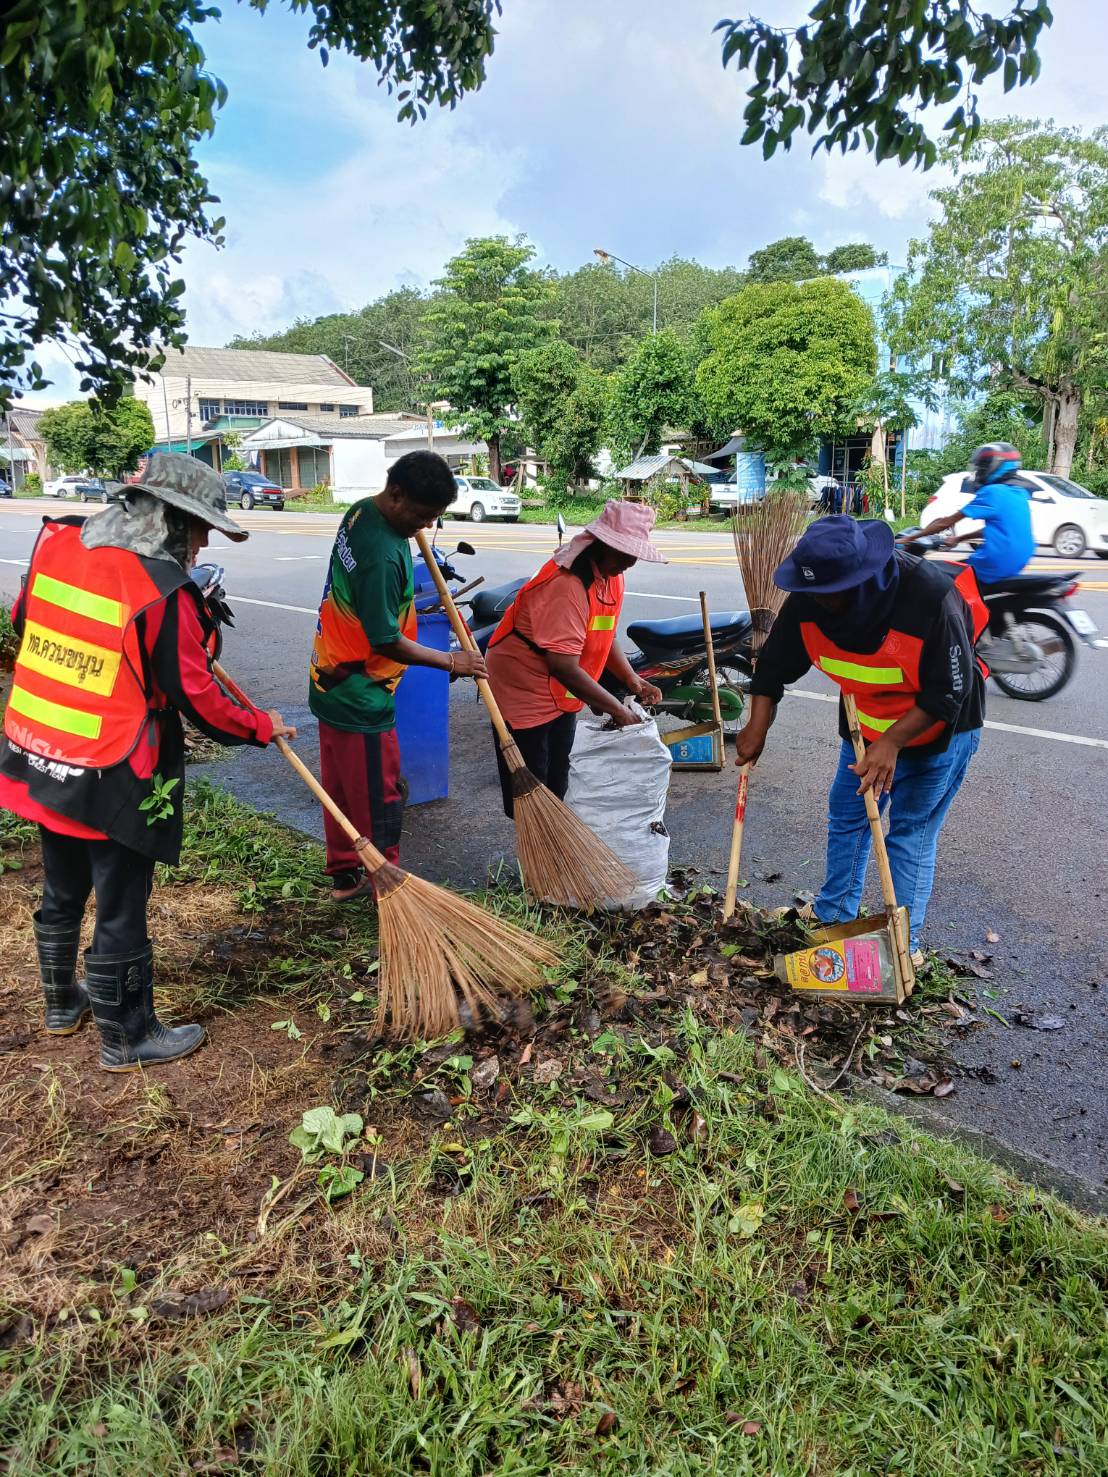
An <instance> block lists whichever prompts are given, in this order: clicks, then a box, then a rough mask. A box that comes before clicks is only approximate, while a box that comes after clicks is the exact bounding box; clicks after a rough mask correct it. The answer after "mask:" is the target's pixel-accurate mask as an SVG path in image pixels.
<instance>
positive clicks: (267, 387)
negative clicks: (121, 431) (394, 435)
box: [134, 344, 373, 466]
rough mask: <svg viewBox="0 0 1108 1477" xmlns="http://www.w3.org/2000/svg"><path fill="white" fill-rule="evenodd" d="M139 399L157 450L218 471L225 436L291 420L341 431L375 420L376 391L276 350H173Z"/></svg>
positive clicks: (316, 359) (329, 367) (138, 386)
mask: <svg viewBox="0 0 1108 1477" xmlns="http://www.w3.org/2000/svg"><path fill="white" fill-rule="evenodd" d="M134 394H135V398H136V399H137V400H142V401H144V402H145V404H146V405H147V406H148V407H149V409H150V414H151V417H152V418H153V421H154V432H155V435H156V436H157V445H158V446H160V447H163V448H165V449H168V450H173V451H192V452H194V453H196V454H198V455H200V456H202V458H203V460H205V461H210V462H212V463H213V464H214V465H216V466H218V465H219V458H218V442H219V441H220V439H221V437H220V433H221V432H223V431H227V430H233V431H244V430H250V429H253V428H255V427H257V426H260V425H263V424H264V423H265V422H267V421H269V420H271V419H273V418H274V417H276V416H279V415H282V414H284V413H286V412H287V413H289V414H303V415H310V416H313V417H322V418H325V419H326V420H327V422H328V423H329V424H335V425H337V424H338V423H339V422H340V421H342V420H349V419H352V418H354V417H355V416H361V415H368V414H372V412H373V390H372V389H371V388H370V387H369V386H368V385H356V384H355V383H354V381H353V380H352V379H351V378H350V376H349V375H348V374H346V373H345V372H344V371H343V370H341V369H340V368H339V367H338V365H337V364H335V363H334V361H333V360H331V359H328V358H327V356H326V355H325V354H285V353H277V352H275V351H273V350H270V349H205V348H198V347H194V346H192V345H191V344H190V345H188V346H187V347H186V348H184V349H170V350H168V352H167V354H166V361H165V364H164V365H163V367H162V369H161V371H160V372H159V373H157V374H155V375H152V376H150V377H149V378H146V379H143V378H136V379H135V381H134ZM205 448H207V450H205Z"/></svg>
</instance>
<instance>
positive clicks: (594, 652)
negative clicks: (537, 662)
mask: <svg viewBox="0 0 1108 1477" xmlns="http://www.w3.org/2000/svg"><path fill="white" fill-rule="evenodd" d="M560 574H569V571H568V570H565V569H563V568H562V566H561V565H560V564H555V562H554V560H553V559H548V560H547V561H546V563H545V564H544V565H543V567H542V568H541V569H540V570H539V572H538V574H536V575H533V576H532V577H531V578H530V579H529V580H528V581H527V583H526V584H525V585H524V586H523V589H522V590H520V592H519V594H518V595H517V596H516V598H515V601H514V603H513V604H511V605H509V607H508V609H507V610H506V611H505V612H504V616H503V618H502V620H501V622H500V624H499V625H498V626H497V628H496V630H495V631H494V632H493V633H492V637H491V639H490V641H489V645H490V646H496V645H498V644H499V643H500V642H501V641H503V640H505V639H506V637H508V636H512V635H515V636H518V637H519V639H520V640H521V641H523V642H526V644H527V645H528V646H530V647H533V648H534V649H535V650H536V651H538V652H540V653H541V652H542V647H541V646H539V645H538V644H537V643H536V642H534V641H531V640H529V639H528V638H527V637H526V636H525V635H524V634H523V632H522V631H517V630H516V611H517V610H518V609H519V606H520V602H521V601H522V599H523V597H524V596H525V595H526V594H527V591H528V590H537V589H538V588H539V586H540V585H545V584H549V582H550V581H551V580H552V579H554V578H555V577H556V576H557V575H560ZM570 578H571V579H576V578H577V576H576V575H573V574H571V575H570ZM602 584H603V585H604V586H605V588H606V589H607V590H610V591H611V593H612V594H613V595H614V597H615V598H614V599H613V600H602V599H601V598H600V586H601V585H602ZM622 607H623V576H622V575H621V574H616V575H612V576H611V577H610V578H608V579H607V580H599V579H594V580H593V582H592V584H591V585H590V586H589V624H588V628H587V629H586V631H585V644H584V646H582V648H581V655H580V658H579V659H578V660H579V664H580V666H581V668H582V670H583V671H585V672H587V673H588V674H589V676H590V677H591V678H592V680H593V681H594V682H597V681H599V679H600V674H601V672H603V670H604V668H605V667H606V666H607V665H608V658H609V656H610V655H611V652H612V644H613V642H614V641H615V639H616V625H617V623H618V621H619V612H620V610H621V609H622ZM550 696H551V697H552V698H553V699H554V703H555V705H556V706H557V707H559V708H560V709H561V710H562V712H563V713H578V712H580V710H581V709H582V708H583V707H584V706H585V705H584V703H583V702H582V701H581V699H580V698H579V697H574V695H573V693H572V692H570V691H569V690H568V689H567V688H566V687H564V686H563V685H562V683H561V682H559V681H557V679H556V678H554V677H551V678H550Z"/></svg>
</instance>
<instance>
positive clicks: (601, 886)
mask: <svg viewBox="0 0 1108 1477" xmlns="http://www.w3.org/2000/svg"><path fill="white" fill-rule="evenodd" d="M416 543H417V544H418V545H419V552H420V553H421V554H422V555H423V559H424V563H425V564H426V565H427V568H428V570H429V571H430V573H431V578H432V579H433V580H434V582H435V588H436V589H437V590H438V592H439V599H440V600H441V601H442V604H443V609H444V610H445V611H446V613H447V615H448V616H449V617H450V624H451V626H452V627H453V628H454V634H455V636H457V638H458V641H459V643H460V645H461V646H462V647H463V649H464V650H466V651H476V650H477V643H476V642H475V641H474V639H473V633H472V631H471V630H470V629H469V627H468V626H467V625H466V623H465V621H464V620H463V619H462V616H461V614H460V613H459V611H458V607H457V606H456V605H455V604H454V600H453V597H452V596H451V594H450V590H449V588H448V587H447V584H446V581H445V579H443V576H442V571H441V570H440V569H439V566H438V561H437V560H436V559H435V556H434V553H433V551H432V549H431V546H430V544H429V543H428V542H427V535H426V534H425V533H424V532H422V530H421V531H420V532H419V533H417V534H416ZM477 690H478V692H479V693H480V694H481V698H482V701H483V702H484V704H485V707H486V708H487V709H488V713H489V717H490V718H491V719H492V726H493V728H494V729H495V730H496V737H497V740H498V742H499V744H500V749H501V752H502V753H503V755H504V762H505V763H506V764H507V766H508V769H509V770H510V771H511V776H512V802H513V803H512V810H513V819H514V820H515V827H516V850H517V852H518V855H519V864H520V868H521V870H522V872H523V885H524V887H525V888H526V889H527V891H528V892H529V893H530V894H531V896H532V897H533V898H535V899H536V901H539V902H546V903H554V904H555V905H556V906H558V907H563V908H580V909H581V910H582V911H583V912H586V913H591V912H592V910H593V909H594V908H596V907H597V906H599V904H601V903H603V902H605V901H607V900H609V899H618V898H621V897H625V896H627V894H628V893H630V892H633V891H634V889H635V886H636V885H637V884H636V880H635V877H634V876H633V874H632V873H631V872H630V871H629V870H628V869H627V867H625V866H624V864H623V863H622V862H621V861H620V859H619V857H617V856H616V854H615V853H614V852H613V851H612V850H611V849H610V848H609V847H607V846H606V845H605V844H604V842H603V841H601V839H600V837H599V836H598V835H597V834H596V832H595V831H593V830H592V829H591V828H590V827H589V826H587V825H586V824H585V822H584V821H583V820H581V818H580V817H579V816H577V815H575V814H574V813H573V811H572V810H570V808H569V806H568V805H565V804H563V802H562V801H561V800H559V799H558V797H557V796H556V795H555V794H554V793H553V791H551V790H549V789H547V787H546V786H545V785H544V784H543V783H542V781H541V780H538V779H536V778H535V776H534V775H533V774H532V773H531V771H530V770H529V769H528V768H527V766H526V764H525V763H524V762H523V755H522V754H521V753H520V752H519V746H518V745H517V744H516V741H515V740H514V739H513V738H512V735H511V733H510V732H509V730H508V725H507V724H506V723H505V722H504V718H503V716H502V714H501V712H500V709H499V707H498V706H497V702H496V698H495V697H494V696H493V691H492V688H491V687H490V686H489V684H488V682H487V681H486V680H485V679H484V678H478V679H477Z"/></svg>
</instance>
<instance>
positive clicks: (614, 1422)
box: [596, 1410, 619, 1436]
mask: <svg viewBox="0 0 1108 1477" xmlns="http://www.w3.org/2000/svg"><path fill="white" fill-rule="evenodd" d="M618 1425H619V1416H617V1415H616V1413H615V1411H614V1410H606V1411H605V1412H604V1414H603V1415H602V1416H601V1417H600V1419H599V1420H598V1421H597V1423H596V1434H597V1435H598V1436H610V1435H611V1434H612V1432H613V1431H614V1430H615V1428H616V1426H618Z"/></svg>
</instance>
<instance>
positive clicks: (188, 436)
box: [185, 374, 192, 456]
mask: <svg viewBox="0 0 1108 1477" xmlns="http://www.w3.org/2000/svg"><path fill="white" fill-rule="evenodd" d="M185 446H186V447H187V448H188V454H189V456H191V455H192V375H191V374H186V375H185Z"/></svg>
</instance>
